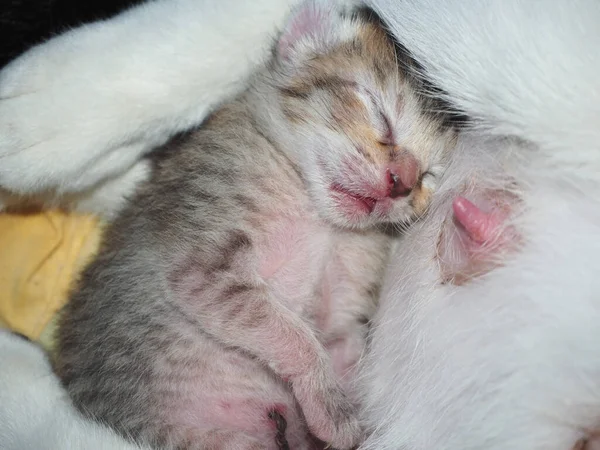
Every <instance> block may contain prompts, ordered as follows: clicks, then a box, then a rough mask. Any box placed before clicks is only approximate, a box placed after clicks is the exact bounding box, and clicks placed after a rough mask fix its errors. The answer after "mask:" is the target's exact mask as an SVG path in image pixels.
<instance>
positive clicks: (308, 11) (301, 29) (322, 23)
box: [277, 1, 342, 61]
mask: <svg viewBox="0 0 600 450" xmlns="http://www.w3.org/2000/svg"><path fill="white" fill-rule="evenodd" d="M323 3H324V2H322V3H321V4H319V3H318V2H316V1H309V2H304V3H303V4H302V5H301V6H300V7H299V8H297V9H296V10H294V11H293V12H292V13H291V15H290V19H289V20H288V23H287V24H286V26H285V28H284V30H283V32H282V33H281V36H280V37H279V41H278V44H277V55H278V56H279V57H280V58H281V59H283V60H284V61H289V60H290V59H292V58H293V57H294V55H297V54H301V53H304V52H307V51H313V52H322V51H325V50H327V48H329V47H330V46H331V45H332V44H333V43H334V42H335V41H336V40H339V35H340V32H341V31H342V27H341V24H340V21H341V18H340V15H339V11H338V10H336V9H335V8H334V7H333V6H332V5H326V4H323Z"/></svg>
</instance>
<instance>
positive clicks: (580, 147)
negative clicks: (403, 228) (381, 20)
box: [362, 0, 600, 450]
mask: <svg viewBox="0 0 600 450" xmlns="http://www.w3.org/2000/svg"><path fill="white" fill-rule="evenodd" d="M371 3H373V4H375V5H376V6H377V7H378V8H379V9H380V11H381V12H382V14H383V16H384V17H385V19H386V20H387V21H388V22H389V23H390V27H391V29H392V30H393V32H394V33H395V34H396V36H398V38H399V39H400V41H401V42H403V43H404V44H406V46H407V47H408V48H409V49H410V50H411V52H413V54H414V55H415V56H416V57H417V59H418V60H419V61H420V62H422V63H423V65H424V66H425V68H426V70H427V72H428V73H429V74H430V75H431V76H432V77H433V79H434V80H435V82H436V83H437V84H438V85H439V86H440V87H441V88H443V89H444V90H445V91H446V92H447V93H448V97H449V99H451V100H452V101H453V103H455V104H457V105H458V106H459V107H461V108H462V109H463V110H464V111H466V112H467V113H468V114H469V115H471V116H472V117H475V118H477V119H479V120H480V123H479V126H478V128H479V129H480V130H486V131H488V132H491V133H492V134H513V135H516V136H518V137H519V138H521V139H525V140H527V141H529V142H530V143H531V144H532V145H523V144H518V143H507V142H505V141H504V142H503V141H499V142H494V141H487V142H485V141H482V140H481V139H475V140H473V139H471V138H468V137H465V138H464V139H463V142H462V144H461V145H460V146H459V148H458V149H457V153H456V154H455V158H457V159H458V162H457V161H455V162H454V164H455V166H454V168H453V169H451V170H449V171H448V174H447V179H446V180H445V182H444V184H445V185H446V187H447V188H453V187H454V188H455V187H456V186H458V185H459V184H460V183H461V182H463V180H464V179H465V178H466V177H467V175H468V174H469V172H470V171H472V170H473V169H474V168H475V167H477V168H478V170H479V167H485V166H486V160H485V158H486V157H488V156H492V157H493V158H494V160H495V161H496V163H497V164H499V165H500V166H499V167H502V170H506V171H507V173H508V175H510V176H513V177H514V178H516V179H517V180H519V182H520V183H521V184H522V187H523V192H522V195H523V199H524V203H525V206H526V209H525V212H524V213H523V215H522V217H520V218H519V220H518V222H517V224H516V225H517V226H518V228H519V230H520V231H521V233H522V234H523V237H524V242H525V245H524V247H523V248H522V250H521V251H520V252H519V253H518V254H517V255H516V256H514V257H513V258H511V259H509V260H508V261H507V264H506V266H505V267H502V268H498V269H496V270H494V271H492V272H491V273H489V274H488V275H486V276H484V277H482V278H481V279H480V280H477V281H475V282H472V283H471V284H468V285H465V286H461V287H452V286H448V285H440V283H439V278H438V277H439V275H438V273H437V268H436V265H435V263H434V257H435V244H436V241H435V236H437V235H436V230H437V229H438V228H436V227H438V226H439V225H438V223H436V221H439V220H440V217H443V214H446V215H448V214H450V212H451V207H450V205H449V203H448V200H449V199H448V198H446V197H445V196H444V194H443V192H441V193H440V194H439V195H438V196H437V199H436V203H437V205H435V206H434V207H433V209H432V210H433V211H435V210H436V208H437V207H443V206H444V205H445V210H444V211H445V213H441V212H439V211H438V212H436V213H434V214H432V216H431V217H429V218H428V219H427V220H426V221H425V222H424V223H423V224H422V225H421V226H418V227H415V228H414V229H413V230H411V231H410V232H409V235H408V236H407V237H406V238H405V239H404V241H403V242H402V243H401V244H400V248H399V249H398V252H397V254H396V256H395V260H393V261H392V263H391V265H390V268H389V273H388V277H387V286H386V288H385V290H384V296H383V299H382V306H381V310H380V312H379V315H378V319H377V320H376V322H375V324H374V328H375V332H374V336H373V340H372V347H371V353H370V355H369V357H368V358H367V359H366V360H365V361H364V366H363V373H362V375H363V385H362V389H363V396H364V399H365V402H366V405H365V406H366V407H365V410H364V412H363V416H364V418H365V422H366V423H367V424H368V426H369V427H370V429H371V430H372V431H373V434H372V435H371V437H370V439H369V440H368V442H367V443H366V444H365V445H363V447H362V450H375V449H377V450H387V449H410V450H429V449H436V450H459V449H460V450H470V449H486V450H501V449H502V450H507V449H510V450H535V449H540V450H542V449H543V450H554V449H556V450H569V449H570V448H572V447H573V445H574V444H575V442H576V441H577V440H578V439H579V438H580V437H584V436H586V435H587V434H588V433H589V432H593V431H594V430H597V428H598V426H600V381H599V380H600V351H599V350H600V327H599V326H598V324H599V323H600V280H599V278H598V273H600V258H599V256H598V255H599V254H600V239H599V237H600V207H599V206H600V205H599V201H600V153H599V150H600V127H599V126H598V125H599V124H600V106H599V105H600V102H599V101H600V90H599V89H598V82H597V77H598V73H599V71H600V59H599V58H598V56H597V48H598V46H599V45H600V30H599V28H598V26H597V24H598V23H600V4H598V3H597V2H595V1H592V0H589V1H588V0H577V1H569V2H566V1H554V0H552V1H544V2H532V1H528V0H502V1H494V0H444V1H442V0H440V1H436V0H414V1H413V0H405V1H402V2H397V1H392V0H372V1H371ZM501 173H502V172H501V171H500V170H498V171H497V172H495V175H494V176H500V175H501ZM494 176H491V177H490V178H488V181H489V182H490V183H494V182H495V181H496V180H494ZM444 202H445V203H444ZM430 236H433V238H431V237H430ZM428 237H430V238H429V239H428ZM407 260H410V261H411V262H409V263H407Z"/></svg>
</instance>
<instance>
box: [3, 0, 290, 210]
mask: <svg viewBox="0 0 600 450" xmlns="http://www.w3.org/2000/svg"><path fill="white" fill-rule="evenodd" d="M294 3H296V1H295V0H253V1H252V2H246V1H240V0H218V1H217V0H156V1H152V2H147V3H145V4H142V5H141V6H138V7H136V8H133V9H131V10H129V11H126V12H125V13H123V14H121V15H119V16H117V17H116V18H114V19H113V20H109V21H104V22H99V23H94V24H91V25H87V26H83V27H81V28H78V29H74V30H72V31H70V32H68V33H66V34H64V35H62V36H59V37H57V38H55V39H52V40H50V41H48V42H46V43H45V44H43V45H40V46H37V47H35V48H33V49H32V50H30V51H28V52H27V53H25V54H24V55H22V56H21V57H20V58H18V59H17V60H15V61H14V62H13V63H12V64H10V65H9V66H7V67H6V68H5V69H4V70H2V72H0V188H4V189H5V190H9V191H11V192H12V193H13V194H22V195H27V196H30V195H32V194H37V193H39V192H44V193H45V194H46V195H44V198H45V199H46V198H47V197H48V195H47V193H46V192H45V191H50V193H56V194H57V195H56V196H57V197H58V198H60V197H62V195H63V194H73V193H81V192H84V196H85V197H86V198H89V195H88V194H87V191H88V190H89V189H90V188H94V187H96V186H97V185H98V184H99V183H106V182H107V180H108V183H109V184H110V187H108V188H107V189H108V190H111V191H117V190H118V191H120V194H119V195H118V196H115V197H112V198H109V197H107V196H101V198H99V199H97V200H99V201H97V202H95V203H94V205H93V207H92V209H93V210H95V211H100V212H103V211H107V212H109V213H111V212H112V211H114V209H116V208H118V206H119V204H120V203H121V202H122V198H123V196H124V195H127V194H128V193H129V192H130V190H131V186H132V184H131V183H129V182H128V178H129V177H128V176H124V175H123V172H125V171H127V170H129V169H130V168H131V167H132V166H134V165H135V164H136V163H137V162H138V160H139V158H140V156H141V155H143V154H144V153H146V152H147V151H148V150H150V149H151V148H152V147H154V146H157V145H159V144H162V143H163V142H165V140H166V139H167V138H168V137H170V136H172V135H173V134H174V133H176V132H179V131H182V130H185V129H187V128H189V127H190V126H192V125H195V124H197V123H199V122H201V121H202V120H203V118H204V117H205V116H206V115H207V113H208V112H210V110H211V109H213V108H214V107H215V106H216V105H217V104H218V103H219V102H221V101H223V100H225V99H226V98H227V97H230V96H232V95H234V94H235V93H237V92H239V91H240V90H241V89H243V87H244V81H243V80H244V79H246V77H247V76H248V75H249V74H250V73H251V72H252V71H253V70H254V69H255V68H256V66H257V65H258V64H259V63H260V62H261V61H262V60H263V59H264V58H265V57H266V56H267V55H268V54H269V50H270V48H271V45H272V43H273V37H274V32H275V30H276V28H277V27H279V26H280V25H281V23H282V21H283V20H284V18H285V16H286V14H287V12H288V10H289V7H290V6H291V5H293V4H294ZM135 170H136V171H138V172H140V171H141V170H142V169H135ZM114 178H118V179H117V180H116V181H115V180H114ZM123 179H125V180H124V181H123ZM1 206H2V205H0V209H1Z"/></svg>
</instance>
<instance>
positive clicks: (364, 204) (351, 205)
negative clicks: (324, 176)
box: [331, 183, 377, 215]
mask: <svg viewBox="0 0 600 450" xmlns="http://www.w3.org/2000/svg"><path fill="white" fill-rule="evenodd" d="M331 191H332V192H333V193H334V198H335V199H336V200H337V202H338V204H339V205H340V207H341V208H342V209H344V211H345V212H346V213H348V214H350V215H356V213H363V214H371V213H372V212H373V209H374V208H375V205H376V204H377V199H376V198H373V197H367V196H364V195H361V194H357V193H356V192H352V191H350V190H348V189H346V188H345V187H344V186H342V185H339V184H336V183H334V184H332V185H331Z"/></svg>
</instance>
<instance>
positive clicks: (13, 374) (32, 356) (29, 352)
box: [0, 329, 142, 450]
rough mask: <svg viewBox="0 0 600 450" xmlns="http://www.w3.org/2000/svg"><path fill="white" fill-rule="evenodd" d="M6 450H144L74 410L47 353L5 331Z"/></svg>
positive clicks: (1, 444) (0, 340)
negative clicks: (82, 416) (47, 357)
mask: <svg viewBox="0 0 600 450" xmlns="http://www.w3.org/2000/svg"><path fill="white" fill-rule="evenodd" d="M0 355H1V358H2V359H1V363H0V364H1V365H0V448H1V449H2V450H82V449H85V450H142V449H141V448H140V447H137V446H135V445H133V444H130V443H128V442H125V441H124V440H122V439H120V438H118V437H116V436H115V434H114V433H113V432H112V431H110V430H108V429H107V428H104V427H102V426H99V425H97V424H95V423H93V422H90V421H89V420H85V419H83V418H81V417H80V416H79V414H77V413H76V412H75V409H74V408H73V407H72V406H71V405H70V403H69V399H68V397H67V394H66V392H65V391H64V389H63V388H62V387H61V386H60V384H59V381H58V379H57V378H56V377H55V376H54V375H53V374H52V371H51V369H50V364H49V363H48V361H47V359H46V356H45V355H44V352H43V351H42V349H41V348H39V347H37V346H35V345H34V344H32V343H29V342H27V341H25V340H24V339H22V338H20V337H18V336H16V335H14V334H11V333H9V332H7V331H5V330H2V329H0Z"/></svg>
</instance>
